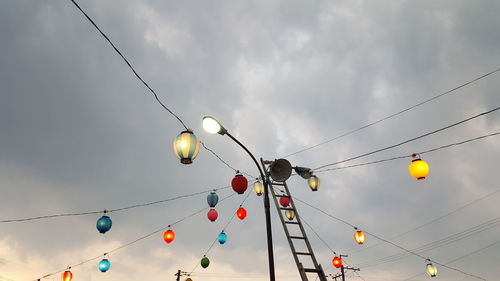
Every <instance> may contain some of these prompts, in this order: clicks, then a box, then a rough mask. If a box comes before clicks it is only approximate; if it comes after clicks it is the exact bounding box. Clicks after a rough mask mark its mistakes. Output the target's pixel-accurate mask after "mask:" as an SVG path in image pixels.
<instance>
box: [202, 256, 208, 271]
mask: <svg viewBox="0 0 500 281" xmlns="http://www.w3.org/2000/svg"><path fill="white" fill-rule="evenodd" d="M200 263H201V267H203V268H207V267H208V266H209V265H210V260H209V259H208V258H207V257H206V256H203V258H202V259H201V262H200Z"/></svg>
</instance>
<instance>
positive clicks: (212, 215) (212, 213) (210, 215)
mask: <svg viewBox="0 0 500 281" xmlns="http://www.w3.org/2000/svg"><path fill="white" fill-rule="evenodd" d="M207 217H208V219H209V220H210V221H215V220H216V219H217V217H219V213H217V211H216V210H215V209H210V211H208V213H207Z"/></svg>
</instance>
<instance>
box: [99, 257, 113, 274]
mask: <svg viewBox="0 0 500 281" xmlns="http://www.w3.org/2000/svg"><path fill="white" fill-rule="evenodd" d="M110 267H111V263H110V262H109V260H108V259H107V258H106V257H105V258H104V259H102V260H101V261H100V262H99V270H100V271H101V272H106V271H108V269H109V268H110Z"/></svg>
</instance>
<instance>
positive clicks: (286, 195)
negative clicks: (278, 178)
mask: <svg viewBox="0 0 500 281" xmlns="http://www.w3.org/2000/svg"><path fill="white" fill-rule="evenodd" d="M276 197H290V196H288V195H284V194H283V195H279V194H277V195H276Z"/></svg>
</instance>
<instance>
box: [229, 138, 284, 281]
mask: <svg viewBox="0 0 500 281" xmlns="http://www.w3.org/2000/svg"><path fill="white" fill-rule="evenodd" d="M226 135H228V137H230V138H231V139H232V140H233V141H234V142H236V143H237V144H238V145H239V146H241V147H242V148H243V149H244V150H245V151H246V152H247V153H248V155H250V157H252V159H253V161H254V162H255V165H257V168H258V169H259V173H260V176H261V178H262V181H263V183H264V212H265V214H266V231H267V255H268V259H269V280H270V281H275V280H276V278H275V274H274V253H273V252H274V251H273V234H272V231H271V211H270V203H269V183H268V182H267V180H266V177H265V176H264V172H263V171H262V168H261V167H260V165H259V162H257V159H255V157H254V156H253V154H252V153H251V152H250V150H248V149H247V148H246V147H245V146H244V145H243V144H242V143H241V142H239V141H238V140H237V139H236V138H235V137H233V136H232V135H231V134H230V133H229V132H226Z"/></svg>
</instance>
